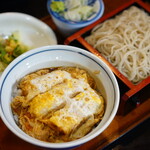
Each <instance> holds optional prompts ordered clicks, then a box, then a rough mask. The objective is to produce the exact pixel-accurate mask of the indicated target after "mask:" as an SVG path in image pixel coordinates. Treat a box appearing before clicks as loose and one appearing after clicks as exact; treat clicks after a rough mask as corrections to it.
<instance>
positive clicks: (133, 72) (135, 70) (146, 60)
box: [85, 6, 150, 84]
mask: <svg viewBox="0 0 150 150" xmlns="http://www.w3.org/2000/svg"><path fill="white" fill-rule="evenodd" d="M85 40H86V41H87V42H88V43H89V44H90V45H92V46H93V47H94V48H95V49H97V50H98V51H99V52H100V53H101V54H102V55H103V56H104V57H105V58H106V59H107V60H108V61H109V62H110V63H111V64H113V65H114V66H115V67H116V68H118V70H119V71H120V72H121V73H122V74H123V75H124V76H126V77H127V78H128V79H129V80H130V81H131V82H132V83H133V84H138V83H139V82H141V81H142V80H143V79H145V78H147V77H148V76H150V16H149V15H148V14H147V13H146V12H145V11H144V10H142V9H139V8H138V7H135V6H132V7H130V8H128V9H127V10H124V11H123V12H122V13H121V14H119V15H117V16H116V17H115V18H112V19H109V20H106V21H104V22H103V23H101V24H99V25H98V26H96V27H95V28H94V29H93V30H92V32H91V35H89V36H87V37H86V38H85Z"/></svg>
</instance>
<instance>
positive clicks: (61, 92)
mask: <svg viewBox="0 0 150 150" xmlns="http://www.w3.org/2000/svg"><path fill="white" fill-rule="evenodd" d="M104 105H105V104H104V98H103V96H102V95H101V93H100V92H99V91H98V89H97V86H96V83H95V80H94V79H93V77H91V75H90V74H89V73H88V72H87V71H86V70H85V69H81V68H78V67H54V68H46V69H41V70H38V71H36V72H33V73H31V74H28V75H26V76H24V77H23V78H22V79H21V80H20V81H19V83H17V88H16V89H15V90H14V93H13V100H12V103H11V108H12V110H13V113H14V118H16V122H17V124H18V125H19V127H20V128H21V129H22V130H23V131H24V132H26V133H27V134H28V135H30V136H32V137H34V138H37V139H39V140H42V141H47V142H53V143H60V142H67V141H73V140H76V139H79V138H81V137H83V136H85V135H86V134H88V133H89V132H90V131H91V130H92V129H93V128H94V127H95V126H96V124H97V123H99V122H100V121H101V119H102V117H103V114H104V109H105V108H104V107H105V106H104Z"/></svg>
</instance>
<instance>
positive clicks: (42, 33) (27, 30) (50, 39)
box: [0, 12, 57, 49]
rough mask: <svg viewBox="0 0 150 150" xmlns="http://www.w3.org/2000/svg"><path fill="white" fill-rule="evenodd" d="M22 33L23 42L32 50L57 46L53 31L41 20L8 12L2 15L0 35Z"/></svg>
mask: <svg viewBox="0 0 150 150" xmlns="http://www.w3.org/2000/svg"><path fill="white" fill-rule="evenodd" d="M15 31H18V32H19V33H20V37H21V41H22V42H23V43H24V44H26V45H28V46H29V47H30V48H31V49H32V48H37V47H41V46H47V45H55V44H57V39H56V36H55V34H54V32H53V30H52V29H51V28H50V27H49V26H48V25H46V24H45V23H44V22H42V21H40V20H39V19H37V18H35V17H32V16H30V15H27V14H23V13H17V12H7V13H1V14H0V34H3V35H11V33H12V32H15Z"/></svg>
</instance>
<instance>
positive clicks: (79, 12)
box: [50, 0, 97, 21]
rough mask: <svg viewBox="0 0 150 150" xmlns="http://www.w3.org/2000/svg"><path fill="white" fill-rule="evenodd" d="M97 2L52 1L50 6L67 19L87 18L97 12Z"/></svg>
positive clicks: (78, 19)
mask: <svg viewBox="0 0 150 150" xmlns="http://www.w3.org/2000/svg"><path fill="white" fill-rule="evenodd" d="M96 4H97V2H95V1H92V2H91V3H90V4H89V2H88V0H65V1H52V3H51V5H50V7H51V9H52V11H54V12H57V13H59V15H60V16H63V17H64V18H65V19H67V20H70V21H81V20H87V19H88V18H89V17H91V16H92V15H93V14H95V13H96V12H97V6H96Z"/></svg>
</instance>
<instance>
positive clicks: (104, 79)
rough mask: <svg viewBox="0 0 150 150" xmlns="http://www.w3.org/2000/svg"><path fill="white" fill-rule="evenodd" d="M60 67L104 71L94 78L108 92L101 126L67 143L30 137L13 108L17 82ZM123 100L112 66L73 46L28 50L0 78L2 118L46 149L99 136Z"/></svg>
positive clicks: (23, 135)
mask: <svg viewBox="0 0 150 150" xmlns="http://www.w3.org/2000/svg"><path fill="white" fill-rule="evenodd" d="M56 66H79V67H83V68H85V69H87V70H89V71H90V72H93V71H100V73H99V74H97V75H95V77H94V78H95V80H97V83H100V82H101V84H98V88H99V89H100V90H101V92H102V94H104V92H103V90H102V89H104V90H105V92H106V93H105V94H106V96H105V102H106V110H105V113H104V117H103V119H102V121H101V122H100V123H99V124H98V126H97V127H96V128H95V129H93V130H92V131H91V132H90V133H89V134H87V135H86V136H84V137H83V138H81V139H78V140H75V141H71V142H65V143H48V142H43V141H39V140H37V139H34V138H32V137H30V136H29V135H27V134H26V133H24V132H23V131H22V130H21V129H20V128H19V127H18V126H17V124H16V123H15V121H14V117H13V114H12V110H11V107H10V102H11V98H12V91H13V87H14V85H15V83H16V81H18V80H19V79H20V78H22V77H23V76H24V75H26V74H28V73H31V72H33V71H36V70H37V69H42V68H47V67H56ZM102 86H103V88H102ZM119 99H120V96H119V87H118V84H117V81H116V78H115V76H114V74H113V73H112V71H111V70H110V69H109V68H108V66H107V65H106V64H105V63H104V62H102V61H101V60H100V59H99V58H98V57H97V56H95V55H93V54H91V53H90V52H87V51H86V50H83V49H80V48H77V47H72V46H65V45H55V46H46V47H41V48H37V49H34V50H32V51H28V52H26V53H24V54H22V55H21V56H19V57H18V58H16V59H15V60H14V61H13V62H12V63H11V64H10V65H9V66H8V67H7V68H6V69H5V71H4V72H3V74H2V76H1V78H0V114H1V118H2V120H3V121H4V123H5V124H6V126H7V127H8V128H9V129H10V130H11V131H12V132H13V133H14V134H16V135H17V136H19V137H20V138H22V139H23V140H25V141H27V142H29V143H32V144H35V145H37V146H41V147H45V148H57V149H64V148H73V147H76V146H79V145H81V144H83V143H85V142H88V141H89V140H91V139H93V138H95V137H96V136H98V135H99V134H100V133H102V132H103V131H104V130H105V129H106V128H107V127H108V125H109V124H110V123H111V121H112V120H113V118H114V116H115V115H116V112H117V109H118V105H119Z"/></svg>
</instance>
